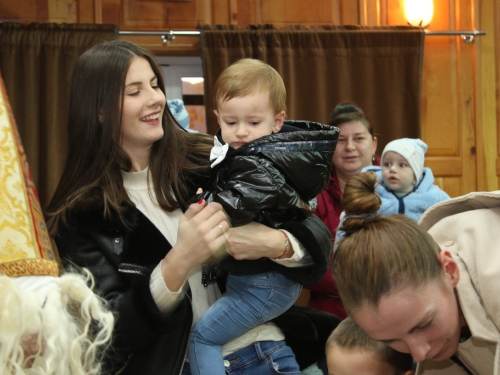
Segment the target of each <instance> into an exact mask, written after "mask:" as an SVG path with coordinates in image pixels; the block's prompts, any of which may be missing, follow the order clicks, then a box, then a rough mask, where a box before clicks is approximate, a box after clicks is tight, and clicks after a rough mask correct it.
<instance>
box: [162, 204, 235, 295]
mask: <svg viewBox="0 0 500 375" xmlns="http://www.w3.org/2000/svg"><path fill="white" fill-rule="evenodd" d="M228 229H229V223H228V220H227V217H226V214H225V213H224V211H223V210H222V206H221V205H220V204H218V203H214V202H213V203H210V204H208V205H207V204H206V202H205V201H204V200H201V201H200V202H198V203H195V204H192V205H191V206H189V208H188V209H187V211H186V212H185V213H184V215H183V216H182V217H181V219H180V220H179V230H178V232H177V243H176V244H175V246H174V247H173V248H172V250H170V251H169V252H168V254H167V255H166V256H165V258H164V261H163V262H162V275H163V279H164V280H165V284H166V285H167V286H168V288H169V289H170V290H171V291H176V290H178V289H179V287H180V286H181V285H182V284H183V283H184V281H185V280H186V277H187V275H188V274H189V271H190V270H191V269H192V268H194V267H196V266H198V265H200V264H202V263H203V262H204V261H206V260H207V259H208V258H209V257H211V256H213V255H215V256H222V255H223V254H225V250H226V242H227V237H226V236H227V231H228Z"/></svg>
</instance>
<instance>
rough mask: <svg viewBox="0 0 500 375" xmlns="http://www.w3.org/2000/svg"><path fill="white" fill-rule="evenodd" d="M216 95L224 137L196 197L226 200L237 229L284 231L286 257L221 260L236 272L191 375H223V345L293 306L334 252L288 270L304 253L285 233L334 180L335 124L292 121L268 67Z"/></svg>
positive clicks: (234, 72) (240, 69)
mask: <svg viewBox="0 0 500 375" xmlns="http://www.w3.org/2000/svg"><path fill="white" fill-rule="evenodd" d="M214 90H215V95H214V100H215V103H214V104H215V110H214V112H215V115H216V117H217V121H218V123H219V125H220V130H219V131H218V132H217V134H216V136H215V139H214V148H213V150H212V153H211V155H210V158H211V160H213V163H212V165H211V166H212V172H211V178H210V179H209V181H208V183H207V186H204V187H203V193H202V194H201V196H197V197H196V200H199V199H205V200H206V201H207V202H208V203H210V202H212V201H216V202H219V203H220V204H221V205H222V206H223V207H224V209H225V211H226V213H227V214H228V216H229V218H230V219H231V223H232V225H233V226H240V225H244V224H247V223H249V222H251V221H256V222H259V223H262V224H265V225H267V226H269V227H272V228H276V229H278V228H279V229H280V230H281V232H282V233H283V253H282V254H280V255H278V256H277V257H276V259H273V260H271V259H257V260H235V259H234V258H232V257H227V258H226V259H224V260H222V261H221V263H220V264H219V265H218V267H220V268H221V269H222V270H224V271H226V272H227V273H228V277H227V284H226V292H225V293H224V295H223V296H222V297H221V298H220V299H219V300H218V301H217V302H216V303H215V304H214V305H212V306H211V307H210V309H209V310H208V311H207V312H206V313H205V314H204V315H203V316H202V317H201V318H200V319H199V320H198V321H197V323H196V324H195V326H194V327H193V330H192V333H191V338H190V344H189V362H190V367H191V373H192V374H224V363H223V352H222V349H223V348H222V345H223V344H225V343H227V342H229V341H231V340H233V339H234V338H236V337H238V336H240V335H242V334H243V333H245V332H246V331H248V330H250V329H252V328H253V327H256V326H258V325H260V324H262V323H264V322H266V321H269V320H271V319H273V318H275V317H277V316H278V315H280V314H282V313H283V312H284V311H286V310H287V309H288V308H290V307H291V306H292V305H293V303H294V302H295V300H296V299H297V297H298V296H299V293H300V290H301V288H302V285H303V284H313V283H315V282H317V281H318V280H313V279H312V278H311V276H310V275H312V274H320V273H319V272H311V267H321V268H323V267H324V269H325V271H326V254H322V253H321V252H320V251H319V250H318V252H315V251H314V249H312V250H311V251H310V253H309V257H308V258H307V261H306V262H308V264H305V265H308V266H309V267H296V268H292V267H287V266H286V262H287V258H290V257H291V256H292V255H293V256H300V253H301V251H302V249H301V247H300V245H299V243H298V242H296V241H294V240H293V239H292V238H291V236H290V234H289V233H288V232H287V231H286V228H287V223H288V222H289V221H290V220H291V219H295V218H299V219H300V218H305V217H307V216H308V215H311V214H312V212H313V211H314V209H315V207H316V200H315V197H316V196H317V195H318V194H319V192H320V191H321V190H322V189H323V188H324V187H325V186H326V183H327V182H328V180H329V179H330V173H331V160H332V156H333V152H334V150H335V146H336V142H337V138H338V129H337V128H335V127H331V126H328V125H323V124H319V123H314V122H307V121H286V120H285V117H286V113H285V109H286V107H285V99H286V90H285V86H284V83H283V80H282V78H281V77H280V75H279V74H278V72H277V71H276V70H275V69H273V68H272V67H271V66H269V65H268V64H265V63H263V62H262V61H259V60H254V59H243V60H240V61H238V62H236V63H234V64H233V65H231V66H230V67H228V68H227V69H226V70H224V71H223V72H222V74H221V75H220V77H219V78H218V79H217V81H216V83H215V86H214ZM221 230H222V231H223V232H224V234H225V235H226V236H228V235H229V234H228V233H225V231H224V230H223V229H222V228H221ZM228 238H229V237H228ZM298 240H299V241H300V238H299V239H298ZM292 241H293V243H292ZM294 254H295V255H294ZM302 265H304V263H302ZM323 272H324V271H323ZM217 274H218V273H217V272H216V270H214V269H211V270H210V272H209V271H208V270H204V272H203V273H202V275H203V276H202V279H203V280H202V281H203V282H204V284H205V285H207V283H209V282H211V281H212V279H213V278H214V276H217Z"/></svg>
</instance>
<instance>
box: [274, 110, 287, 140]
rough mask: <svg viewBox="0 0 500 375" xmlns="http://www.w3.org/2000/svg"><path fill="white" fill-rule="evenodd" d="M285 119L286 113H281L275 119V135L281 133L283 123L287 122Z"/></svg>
mask: <svg viewBox="0 0 500 375" xmlns="http://www.w3.org/2000/svg"><path fill="white" fill-rule="evenodd" d="M285 117H286V113H285V111H281V112H280V113H278V114H277V115H276V118H275V119H274V125H273V133H275V134H276V133H279V131H280V130H281V127H282V126H283V123H284V122H285Z"/></svg>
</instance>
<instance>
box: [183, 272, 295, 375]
mask: <svg viewBox="0 0 500 375" xmlns="http://www.w3.org/2000/svg"><path fill="white" fill-rule="evenodd" d="M301 289H302V286H301V285H300V284H297V283H296V282H294V281H291V280H289V279H288V278H286V277H285V276H283V275H282V274H280V273H279V272H267V273H261V274H257V275H247V276H236V275H229V276H228V278H227V283H226V293H224V295H223V296H222V297H221V298H220V299H219V300H218V301H217V302H215V303H214V304H213V305H212V306H211V307H210V308H209V309H208V310H207V312H206V313H205V314H204V315H203V316H202V317H201V318H200V319H199V320H198V322H197V323H196V324H195V326H194V327H193V330H192V331H191V337H190V342H189V362H190V364H191V372H192V374H193V375H206V374H224V369H225V367H224V360H223V358H222V350H221V346H222V345H223V344H225V343H227V342H229V341H231V340H233V339H235V338H236V337H238V336H241V335H242V334H243V333H245V332H247V331H249V330H250V329H252V328H254V327H257V326H258V325H260V324H263V323H265V322H267V321H269V320H271V319H273V318H275V317H277V316H279V315H281V314H282V313H283V312H285V311H286V310H288V309H289V308H290V307H291V306H292V305H293V304H294V302H295V301H296V300H297V298H298V296H299V294H300V291H301Z"/></svg>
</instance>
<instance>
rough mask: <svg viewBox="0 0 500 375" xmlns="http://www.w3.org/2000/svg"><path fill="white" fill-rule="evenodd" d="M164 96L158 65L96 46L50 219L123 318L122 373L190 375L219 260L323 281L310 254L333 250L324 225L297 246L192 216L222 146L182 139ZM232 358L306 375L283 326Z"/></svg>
mask: <svg viewBox="0 0 500 375" xmlns="http://www.w3.org/2000/svg"><path fill="white" fill-rule="evenodd" d="M164 87H165V86H164V82H163V77H162V74H161V70H160V68H159V67H158V65H157V63H156V61H155V60H154V58H153V57H152V55H151V54H150V53H149V52H148V51H146V50H144V49H142V48H140V47H138V46H137V45H135V44H133V43H129V42H126V41H118V40H116V41H112V42H106V43H103V44H100V45H97V46H94V47H93V48H91V49H90V50H88V51H87V52H85V53H84V54H83V55H82V56H81V57H80V58H79V59H78V60H77V62H76V65H75V68H74V71H73V78H72V86H71V96H70V111H69V112H70V118H69V124H70V126H69V133H70V137H69V138H70V139H69V154H68V158H67V161H66V167H65V170H64V171H63V175H62V177H61V181H60V183H59V186H58V188H57V190H56V192H55V195H54V198H53V199H52V202H51V203H50V205H49V208H48V212H47V217H48V225H49V228H50V230H51V232H52V233H53V235H54V238H55V241H56V243H57V245H58V248H59V251H60V254H61V257H62V258H63V259H64V260H69V261H70V262H72V263H75V264H77V265H79V266H82V267H87V268H88V269H89V270H90V271H91V272H92V274H93V275H94V277H95V280H96V286H95V290H96V291H98V292H99V293H101V294H102V295H103V296H104V297H105V298H106V299H107V300H108V301H109V303H110V305H111V307H112V309H113V310H114V311H115V313H116V315H117V319H116V328H115V334H114V342H113V349H112V350H111V352H112V353H113V355H109V356H108V358H107V361H106V362H107V363H106V365H107V367H108V369H109V372H110V373H117V372H120V374H148V375H154V374H180V373H181V372H182V371H184V373H189V366H186V365H185V361H186V348H187V342H188V338H189V335H190V331H191V327H192V324H193V321H196V320H197V319H198V318H199V317H200V316H201V315H202V314H203V313H204V311H206V310H207V309H208V307H209V306H210V305H211V304H212V303H213V302H215V301H216V300H217V299H218V298H219V297H220V295H221V294H220V291H219V289H218V287H217V284H211V285H209V286H208V287H207V288H205V287H203V285H202V284H201V265H202V264H203V263H204V262H205V261H206V260H207V259H209V258H210V257H212V256H214V255H220V254H221V253H224V252H225V251H226V250H227V251H228V252H229V253H230V255H232V256H233V257H234V258H236V259H259V258H264V257H266V258H269V259H276V258H281V260H280V262H281V264H282V265H283V266H285V267H289V266H303V267H311V270H312V269H313V266H312V265H311V262H310V257H309V255H308V250H309V251H312V250H314V251H315V252H324V253H325V254H326V253H327V251H328V249H329V246H330V241H331V239H330V236H329V233H328V231H327V230H326V228H324V226H323V225H322V223H321V221H320V220H319V219H317V218H315V217H314V216H312V217H310V218H308V219H305V220H303V221H295V222H293V223H292V224H293V225H290V226H286V225H285V226H284V227H283V228H282V229H283V230H286V231H287V232H288V233H289V236H288V239H289V242H286V241H285V236H284V235H283V233H282V232H280V231H279V230H276V229H273V228H269V227H266V226H264V225H261V224H258V223H250V224H247V225H245V226H242V227H239V228H229V222H228V218H227V216H226V215H225V213H224V212H223V210H222V207H221V205H220V204H218V203H210V204H208V205H207V204H206V202H205V201H204V200H200V201H199V202H198V203H195V204H192V205H190V206H189V207H187V201H188V200H189V198H191V197H192V196H193V195H194V194H195V192H196V190H197V188H198V187H199V186H202V184H203V181H204V180H205V178H206V177H207V173H206V172H207V171H208V170H209V169H208V167H209V165H210V160H209V153H210V149H211V147H212V142H213V140H212V137H210V136H206V135H202V134H197V133H189V132H186V131H184V130H182V129H181V127H180V126H179V125H178V124H177V123H176V122H175V120H174V118H173V116H172V114H171V113H170V112H169V111H168V110H165V105H166V100H165V88H164ZM184 211H185V212H184ZM295 235H300V236H301V242H302V243H304V244H307V249H304V248H303V247H302V246H301V242H299V241H298V240H297V239H296V237H295ZM284 249H285V250H286V253H285V254H284V251H283V250H284ZM299 250H300V251H299ZM285 315H286V314H285ZM284 320H285V321H286V318H284ZM292 325H293V324H292ZM227 353H229V354H228V355H226V357H225V359H226V362H225V363H226V364H227V365H226V371H227V373H228V374H239V373H241V372H243V371H248V372H249V373H260V374H268V373H269V374H274V373H280V372H288V373H293V374H298V373H299V372H298V371H299V370H298V365H297V362H296V360H295V356H294V354H293V352H292V350H291V349H290V347H288V346H287V345H286V343H285V342H284V333H283V331H282V330H281V329H280V328H278V326H277V325H275V324H274V323H265V324H261V325H259V326H258V327H256V328H254V329H253V330H251V331H249V332H247V333H246V334H244V335H242V336H240V337H238V338H237V339H235V340H233V341H231V342H230V343H229V344H228V346H227Z"/></svg>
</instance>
